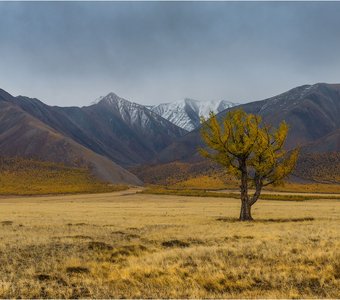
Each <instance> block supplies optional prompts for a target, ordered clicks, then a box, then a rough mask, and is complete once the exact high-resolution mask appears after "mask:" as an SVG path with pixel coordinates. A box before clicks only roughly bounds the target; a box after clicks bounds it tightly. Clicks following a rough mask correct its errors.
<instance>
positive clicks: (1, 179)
mask: <svg viewBox="0 0 340 300" xmlns="http://www.w3.org/2000/svg"><path fill="white" fill-rule="evenodd" d="M124 188H125V187H124V186H114V185H110V184H107V183H104V182H101V181H99V180H98V179H96V178H95V177H93V176H92V175H91V174H90V173H89V171H88V170H87V169H85V168H71V167H67V166H64V165H62V164H57V163H51V162H42V161H35V160H28V159H22V158H5V157H0V195H39V194H59V193H62V194H64V193H95V192H110V191H116V190H121V189H124Z"/></svg>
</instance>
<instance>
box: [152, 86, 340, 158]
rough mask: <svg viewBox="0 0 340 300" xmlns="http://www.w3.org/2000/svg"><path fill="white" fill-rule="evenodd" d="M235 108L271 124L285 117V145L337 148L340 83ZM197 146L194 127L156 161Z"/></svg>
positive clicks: (191, 152)
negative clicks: (287, 131)
mask: <svg viewBox="0 0 340 300" xmlns="http://www.w3.org/2000/svg"><path fill="white" fill-rule="evenodd" d="M235 108H242V109H243V110H245V111H246V112H249V113H254V114H259V115H261V116H262V117H263V120H264V122H266V123H268V124H272V125H274V126H277V125H278V124H279V123H280V122H281V121H283V120H285V121H286V122H287V123H288V124H289V126H290V131H289V134H288V138H287V148H288V149H289V148H292V147H297V146H301V147H302V148H303V151H305V152H328V151H340V141H339V138H340V135H339V130H340V84H325V83H319V84H315V85H304V86H300V87H297V88H294V89H292V90H290V91H288V92H285V93H283V94H280V95H278V96H275V97H272V98H268V99H265V100H262V101H256V102H251V103H247V104H243V105H239V106H236V107H235ZM231 109H233V108H231ZM227 111H228V109H227V110H224V111H223V112H221V113H219V114H218V117H219V118H222V117H223V116H224V115H225V114H226V112H227ZM199 146H202V144H201V138H200V133H199V129H196V130H194V131H192V132H190V133H189V134H187V135H186V136H184V137H182V138H179V139H178V140H177V141H176V142H174V143H173V144H171V145H170V146H169V147H167V148H166V149H164V150H163V151H162V152H161V153H160V154H159V156H158V159H157V160H156V161H157V162H158V163H159V162H170V161H174V160H188V159H193V158H194V157H196V158H198V154H197V148H198V147H199Z"/></svg>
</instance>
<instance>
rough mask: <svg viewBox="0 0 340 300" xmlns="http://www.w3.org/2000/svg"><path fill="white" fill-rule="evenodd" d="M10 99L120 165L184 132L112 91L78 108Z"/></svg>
mask: <svg viewBox="0 0 340 300" xmlns="http://www.w3.org/2000/svg"><path fill="white" fill-rule="evenodd" d="M12 102H14V103H15V104H16V105H18V106H19V107H20V108H21V109H23V110H24V111H25V112H27V113H28V114H30V115H31V116H34V117H35V118H36V119H38V120H40V121H41V122H43V123H44V124H46V125H48V126H49V127H51V128H53V129H54V130H56V131H58V132H59V133H61V134H62V135H63V136H65V137H68V138H70V139H72V140H73V141H75V142H77V143H79V144H81V145H82V146H84V147H86V148H87V149H90V150H92V151H94V152H95V153H98V154H100V155H103V156H105V157H107V158H109V159H111V160H112V161H114V162H115V163H117V164H119V165H122V166H131V165H135V164H140V163H144V162H146V161H149V160H151V159H153V158H154V157H155V155H156V153H158V152H159V151H161V150H162V149H163V148H165V147H166V146H168V145H170V144H171V143H172V142H174V141H175V140H176V139H177V138H178V137H180V136H182V135H184V134H185V133H186V131H185V130H183V129H181V128H179V127H178V126H176V125H174V124H172V123H171V122H169V121H167V120H165V119H164V118H162V117H160V116H158V115H157V114H155V113H153V112H152V111H150V110H149V109H147V108H146V107H144V106H143V105H139V104H136V103H132V102H129V101H127V100H125V99H123V98H120V97H118V96H117V95H115V94H113V93H110V94H108V95H107V96H105V97H102V98H101V100H100V101H99V102H98V103H95V104H93V105H90V106H86V107H81V108H79V107H57V106H48V105H46V104H44V103H43V102H41V101H39V100H38V99H32V98H28V97H22V96H19V97H15V98H13V100H12Z"/></svg>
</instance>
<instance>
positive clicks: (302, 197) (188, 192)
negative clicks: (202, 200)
mask: <svg viewBox="0 0 340 300" xmlns="http://www.w3.org/2000/svg"><path fill="white" fill-rule="evenodd" d="M252 192H253V191H251V190H250V191H249V194H251V193H252ZM140 193H142V194H153V195H177V196H193V197H215V198H232V199H240V193H239V192H237V191H233V192H231V191H229V190H226V191H223V190H219V191H214V190H212V191H209V190H208V191H207V190H201V189H178V188H177V189H175V188H171V187H162V186H149V187H148V188H146V189H143V190H142V191H141V192H140ZM276 193H277V194H274V192H273V193H268V192H266V191H265V192H263V193H262V194H261V196H260V200H279V201H308V200H316V199H333V200H340V195H336V194H320V193H317V194H306V193H300V194H297V193H282V192H276Z"/></svg>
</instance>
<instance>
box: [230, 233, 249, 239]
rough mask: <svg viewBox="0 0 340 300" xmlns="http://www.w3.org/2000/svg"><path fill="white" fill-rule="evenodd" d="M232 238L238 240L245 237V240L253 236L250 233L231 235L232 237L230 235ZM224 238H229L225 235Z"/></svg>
mask: <svg viewBox="0 0 340 300" xmlns="http://www.w3.org/2000/svg"><path fill="white" fill-rule="evenodd" d="M231 238H232V239H234V240H240V239H247V240H252V239H254V237H253V236H252V235H243V236H242V235H236V234H235V235H233V236H232V237H231ZM226 239H229V237H226Z"/></svg>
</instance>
